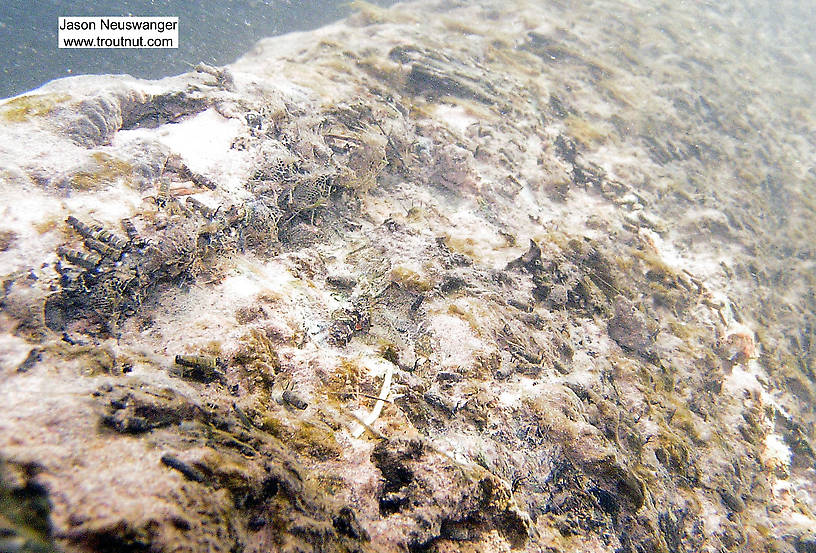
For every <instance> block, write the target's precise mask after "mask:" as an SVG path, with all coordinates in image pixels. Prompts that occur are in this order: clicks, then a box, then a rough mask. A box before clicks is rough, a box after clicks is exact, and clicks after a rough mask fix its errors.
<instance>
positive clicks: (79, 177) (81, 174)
mask: <svg viewBox="0 0 816 553" xmlns="http://www.w3.org/2000/svg"><path fill="white" fill-rule="evenodd" d="M91 158H92V160H93V162H92V164H91V166H90V167H88V168H87V169H82V170H79V171H77V172H75V173H74V174H73V175H71V177H70V180H69V182H70V185H71V188H73V189H74V190H98V189H100V188H102V187H104V186H107V185H109V184H111V183H113V182H114V181H117V180H119V179H124V180H125V182H127V183H128V184H133V166H132V165H131V164H130V163H127V162H125V161H122V160H121V159H117V158H115V157H113V156H111V155H109V154H106V153H104V152H94V153H93V154H91Z"/></svg>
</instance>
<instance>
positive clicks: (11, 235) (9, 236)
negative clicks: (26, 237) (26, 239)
mask: <svg viewBox="0 0 816 553" xmlns="http://www.w3.org/2000/svg"><path fill="white" fill-rule="evenodd" d="M16 241H17V233H16V232H14V231H13V230H2V231H0V252H4V251H6V250H8V249H9V248H11V246H12V244H14V242H16Z"/></svg>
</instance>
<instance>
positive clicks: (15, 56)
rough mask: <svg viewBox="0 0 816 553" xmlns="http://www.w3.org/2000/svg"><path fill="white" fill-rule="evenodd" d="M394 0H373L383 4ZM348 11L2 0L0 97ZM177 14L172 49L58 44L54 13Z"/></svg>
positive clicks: (239, 49) (231, 1) (301, 4)
mask: <svg viewBox="0 0 816 553" xmlns="http://www.w3.org/2000/svg"><path fill="white" fill-rule="evenodd" d="M395 2H396V0H377V1H374V2H372V3H376V4H379V5H382V6H387V5H391V4H394V3H395ZM349 13H350V8H349V7H348V0H223V1H221V2H211V1H189V0H161V1H158V0H152V1H151V0H98V1H95V2H86V1H78V0H2V1H0V61H1V62H2V63H0V71H2V72H1V73H0V98H6V97H8V96H14V95H17V94H21V93H23V92H26V91H27V90H31V89H33V88H36V87H38V86H40V85H42V84H44V83H46V82H48V81H50V80H52V79H57V78H60V77H68V76H71V75H80V74H85V73H101V74H104V73H113V74H119V73H128V74H130V75H134V76H137V77H145V78H160V77H166V76H168V75H176V74H179V73H183V72H186V71H189V70H190V69H191V66H192V65H195V64H196V63H198V62H201V61H203V62H206V63H209V64H211V65H223V64H227V63H230V62H232V61H234V60H235V59H236V58H238V57H239V56H241V55H242V54H244V53H245V52H247V51H248V50H249V49H250V48H251V47H252V45H253V44H254V43H255V42H256V41H258V40H259V39H261V38H265V37H268V36H274V35H280V34H284V33H288V32H291V31H304V30H309V29H314V28H316V27H320V26H322V25H325V24H327V23H330V22H332V21H335V20H337V19H340V18H342V17H345V16H346V15H348V14H349ZM128 15H135V16H159V15H162V16H178V17H179V48H178V49H126V50H115V49H102V48H94V49H87V50H85V49H82V50H74V49H63V50H60V49H59V48H57V18H58V17H60V16H128Z"/></svg>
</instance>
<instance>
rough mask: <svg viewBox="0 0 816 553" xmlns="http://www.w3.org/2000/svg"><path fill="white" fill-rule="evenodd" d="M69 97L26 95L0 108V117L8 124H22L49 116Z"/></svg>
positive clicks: (64, 95) (63, 95) (61, 95)
mask: <svg viewBox="0 0 816 553" xmlns="http://www.w3.org/2000/svg"><path fill="white" fill-rule="evenodd" d="M70 98H71V97H70V96H69V95H67V94H27V95H25V96H19V97H17V98H14V99H12V100H9V101H8V102H6V103H5V104H3V105H2V106H0V117H2V118H3V120H5V121H7V122H9V123H22V122H24V121H28V120H29V119H32V118H34V117H43V116H45V115H48V114H50V113H51V112H53V111H54V109H56V108H57V107H58V106H60V105H61V104H64V103H65V102H67V101H68V100H69V99H70Z"/></svg>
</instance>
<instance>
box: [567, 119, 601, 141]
mask: <svg viewBox="0 0 816 553" xmlns="http://www.w3.org/2000/svg"><path fill="white" fill-rule="evenodd" d="M564 124H565V125H566V126H567V132H568V133H569V135H570V136H571V137H572V138H574V139H575V140H577V141H578V142H580V143H581V144H582V145H584V146H586V147H589V146H593V145H595V144H599V143H601V142H603V141H604V140H605V139H606V136H607V134H606V133H605V132H604V131H603V130H602V129H600V128H598V127H597V126H595V125H593V124H592V123H590V122H589V121H587V120H586V119H583V118H581V117H578V116H576V115H568V116H567V118H566V119H565V120H564Z"/></svg>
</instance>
